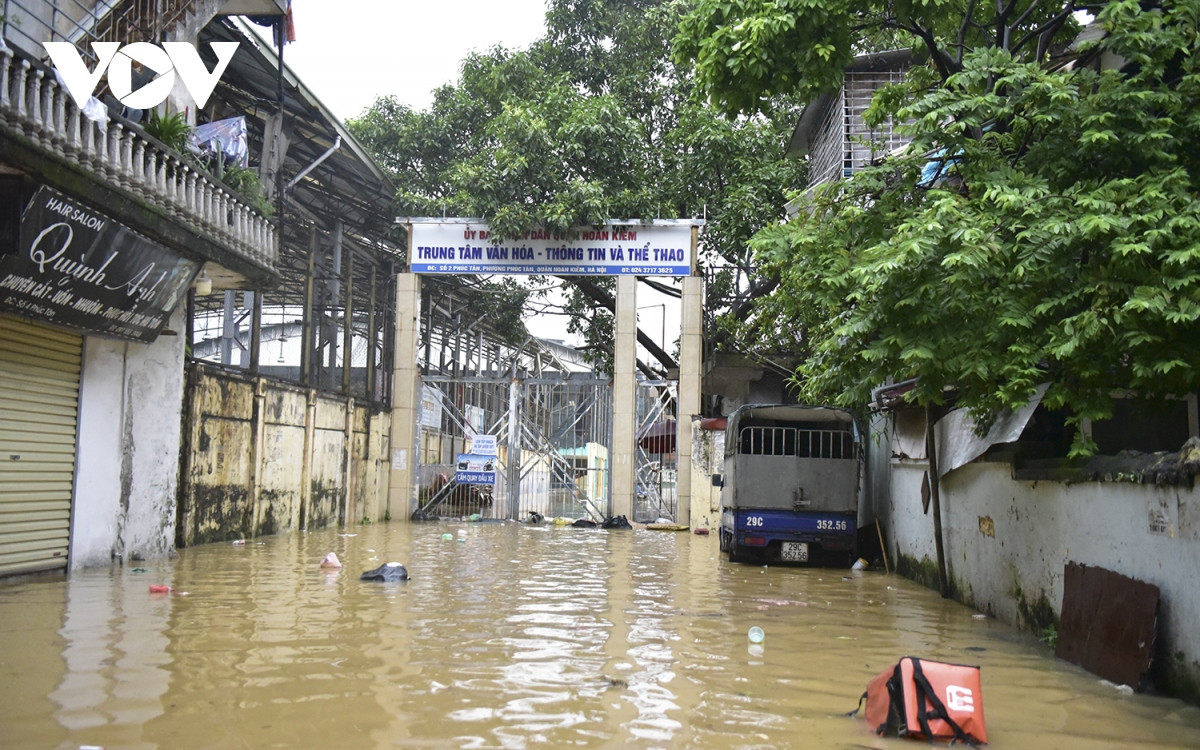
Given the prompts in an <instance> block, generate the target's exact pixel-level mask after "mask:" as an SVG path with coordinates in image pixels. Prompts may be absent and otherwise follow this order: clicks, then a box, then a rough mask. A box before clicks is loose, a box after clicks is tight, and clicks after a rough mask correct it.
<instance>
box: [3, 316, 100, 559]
mask: <svg viewBox="0 0 1200 750" xmlns="http://www.w3.org/2000/svg"><path fill="white" fill-rule="evenodd" d="M82 352H83V337H82V336H80V335H78V334H74V333H69V332H67V331H62V330H59V329H56V328H51V327H50V326H45V325H41V324H38V323H30V322H27V321H23V320H20V319H18V318H14V317H11V316H8V315H0V576H5V575H13V574H15V573H32V572H37V571H44V570H54V569H57V568H65V567H66V565H67V550H68V547H69V544H70V529H71V489H72V485H73V481H74V475H75V424H76V415H77V411H78V404H79V370H80V361H81V358H82Z"/></svg>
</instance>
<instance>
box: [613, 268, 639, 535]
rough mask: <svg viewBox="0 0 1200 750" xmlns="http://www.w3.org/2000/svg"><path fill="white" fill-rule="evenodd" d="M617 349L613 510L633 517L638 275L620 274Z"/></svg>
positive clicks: (614, 401) (621, 514) (635, 457)
mask: <svg viewBox="0 0 1200 750" xmlns="http://www.w3.org/2000/svg"><path fill="white" fill-rule="evenodd" d="M614 343H615V346H616V350H615V351H614V352H613V445H612V452H613V453H612V510H611V513H612V515H614V516H625V517H626V518H628V519H629V520H631V521H632V520H633V493H634V475H635V472H636V467H637V445H636V440H637V380H636V378H635V375H634V373H635V372H636V369H637V278H636V277H634V276H618V277H617V314H616V341H615V342H614Z"/></svg>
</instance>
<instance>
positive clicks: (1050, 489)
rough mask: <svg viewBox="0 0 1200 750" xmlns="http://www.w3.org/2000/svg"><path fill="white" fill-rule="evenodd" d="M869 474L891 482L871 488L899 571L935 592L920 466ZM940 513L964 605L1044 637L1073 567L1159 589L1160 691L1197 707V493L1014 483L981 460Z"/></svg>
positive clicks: (959, 474)
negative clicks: (1098, 569)
mask: <svg viewBox="0 0 1200 750" xmlns="http://www.w3.org/2000/svg"><path fill="white" fill-rule="evenodd" d="M879 426H880V425H879V423H877V424H876V427H879ZM876 435H878V432H877V433H876ZM888 445H889V442H888V441H886V440H885V441H884V442H883V443H882V445H881V446H880V447H882V448H883V449H884V450H885V451H886V450H887V446H888ZM872 468H873V470H874V472H876V473H878V472H880V471H883V472H886V473H885V474H884V475H883V477H882V479H883V481H879V480H880V479H881V477H880V476H878V475H877V476H875V477H873V480H875V481H874V482H873V484H874V486H875V488H876V490H877V492H880V493H886V494H887V496H888V498H889V499H890V502H878V501H879V500H880V498H879V497H876V501H877V502H878V507H879V508H880V510H881V511H882V513H883V516H884V519H885V520H884V525H885V528H886V530H887V533H888V538H889V544H888V555H889V556H890V557H891V560H892V565H893V567H895V566H896V565H897V563H898V564H899V566H900V569H901V572H903V573H905V574H906V575H909V576H910V577H914V578H917V579H918V580H922V581H923V582H925V583H926V584H927V585H930V586H931V587H936V585H937V583H936V560H937V554H936V549H935V546H934V535H933V518H932V515H930V514H927V513H925V512H923V511H922V501H921V482H922V477H923V476H924V473H925V468H926V466H925V462H924V460H921V459H918V458H906V457H892V458H891V460H890V461H886V460H885V461H880V460H879V459H878V457H877V458H876V460H875V461H874V462H873V464H872ZM941 505H942V524H943V539H944V545H945V558H946V566H947V571H948V577H949V579H950V583H951V587H952V590H953V595H954V597H955V598H956V599H959V600H961V601H963V602H964V603H966V604H968V605H971V606H973V607H975V608H977V609H979V610H980V611H983V612H986V613H988V614H991V615H993V616H995V617H996V618H997V619H1000V620H1002V621H1004V622H1008V623H1011V624H1015V625H1018V626H1021V627H1023V628H1026V629H1028V630H1032V631H1034V632H1039V631H1041V630H1042V629H1043V628H1045V627H1048V626H1051V625H1056V624H1057V622H1058V618H1059V616H1060V615H1061V612H1062V598H1063V567H1064V566H1065V565H1066V563H1068V562H1077V563H1082V564H1085V565H1090V566H1096V567H1102V568H1106V569H1108V570H1112V571H1115V572H1117V573H1120V574H1122V575H1125V576H1129V577H1131V578H1135V579H1138V580H1141V581H1146V582H1148V583H1152V584H1154V585H1156V586H1158V587H1159V590H1160V592H1161V605H1160V613H1159V647H1158V649H1157V650H1158V653H1159V654H1160V656H1159V657H1157V659H1158V660H1159V663H1158V664H1156V665H1155V671H1156V673H1157V674H1159V675H1161V676H1163V677H1165V679H1166V685H1162V686H1160V687H1164V688H1166V689H1169V690H1171V691H1172V692H1174V693H1175V694H1178V695H1181V696H1182V697H1186V698H1189V699H1191V700H1200V689H1198V688H1200V630H1198V629H1197V628H1196V627H1195V623H1196V622H1200V587H1197V586H1196V585H1195V582H1194V580H1193V578H1194V575H1195V572H1196V571H1197V570H1200V489H1197V488H1195V487H1175V486H1155V485H1146V484H1133V483H1129V482H1094V481H1093V482H1079V483H1075V484H1067V483H1064V482H1058V481H1047V480H1040V481H1017V480H1014V479H1012V472H1011V467H1010V465H1009V464H1008V463H1007V462H994V463H989V462H978V461H977V462H975V463H971V464H968V465H966V466H963V467H962V468H959V469H957V470H955V471H952V472H950V473H949V474H947V475H946V476H944V477H943V478H942V483H941ZM897 558H898V559H897Z"/></svg>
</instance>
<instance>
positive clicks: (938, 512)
mask: <svg viewBox="0 0 1200 750" xmlns="http://www.w3.org/2000/svg"><path fill="white" fill-rule="evenodd" d="M933 423H934V419H933V404H926V405H925V455H926V459H927V460H928V462H929V500H930V504H931V505H932V506H933V543H934V546H935V547H936V548H937V569H938V591H939V592H940V593H941V595H942V598H943V599H946V598H948V597H949V596H950V586H949V583H948V581H947V576H946V548H945V545H944V544H943V543H942V503H941V497H940V495H941V492H939V490H938V488H939V487H940V485H941V483H942V482H941V480H940V479H939V477H938V463H937V441H936V439H935V438H934V435H933Z"/></svg>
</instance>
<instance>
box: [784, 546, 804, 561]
mask: <svg viewBox="0 0 1200 750" xmlns="http://www.w3.org/2000/svg"><path fill="white" fill-rule="evenodd" d="M779 557H780V558H781V559H784V560H788V561H790V562H808V543H807V542H784V543H783V546H782V547H781V548H780V550H779Z"/></svg>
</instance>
